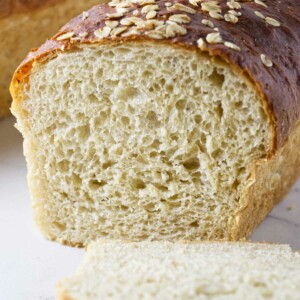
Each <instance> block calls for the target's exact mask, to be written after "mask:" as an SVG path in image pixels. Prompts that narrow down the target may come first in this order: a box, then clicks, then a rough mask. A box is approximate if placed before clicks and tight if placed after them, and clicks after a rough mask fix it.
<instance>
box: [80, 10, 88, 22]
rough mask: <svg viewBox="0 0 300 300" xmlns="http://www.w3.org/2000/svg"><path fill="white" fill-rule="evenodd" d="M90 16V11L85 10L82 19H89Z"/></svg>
mask: <svg viewBox="0 0 300 300" xmlns="http://www.w3.org/2000/svg"><path fill="white" fill-rule="evenodd" d="M88 17H89V13H88V12H87V11H84V12H83V13H82V17H81V19H82V20H85V19H87V18H88Z"/></svg>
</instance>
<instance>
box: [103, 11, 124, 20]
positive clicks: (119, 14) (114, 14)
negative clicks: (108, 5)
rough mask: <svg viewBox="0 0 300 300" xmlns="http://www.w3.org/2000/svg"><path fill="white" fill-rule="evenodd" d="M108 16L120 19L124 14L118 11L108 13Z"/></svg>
mask: <svg viewBox="0 0 300 300" xmlns="http://www.w3.org/2000/svg"><path fill="white" fill-rule="evenodd" d="M106 17H107V18H109V19H119V18H122V17H123V14H122V13H119V12H116V13H111V14H106Z"/></svg>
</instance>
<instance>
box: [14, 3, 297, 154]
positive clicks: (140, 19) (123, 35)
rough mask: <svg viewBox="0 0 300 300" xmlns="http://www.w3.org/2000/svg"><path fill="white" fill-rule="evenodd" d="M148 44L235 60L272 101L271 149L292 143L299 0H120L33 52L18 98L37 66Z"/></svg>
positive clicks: (20, 76)
mask: <svg viewBox="0 0 300 300" xmlns="http://www.w3.org/2000/svg"><path fill="white" fill-rule="evenodd" d="M149 40H152V41H155V42H156V43H164V44H169V45H170V46H173V47H175V46H178V47H184V48H186V49H188V50H191V51H203V52H206V53H208V54H209V55H210V56H214V57H219V58H221V59H223V60H225V61H226V62H228V63H230V64H231V65H232V66H233V67H234V68H235V69H236V71H237V72H240V73H241V75H243V76H246V77H248V79H249V80H250V81H251V82H252V83H253V85H254V86H255V87H256V89H257V91H258V93H259V94H260V95H261V97H262V99H263V101H264V103H265V108H266V112H267V115H268V117H269V119H270V121H271V122H272V124H273V129H274V132H273V136H274V138H273V145H272V146H273V147H272V148H273V149H274V150H275V149H276V148H279V147H281V146H282V145H283V144H284V142H285V141H286V140H287V138H288V136H289V133H290V132H291V131H292V130H293V129H294V127H295V126H296V123H297V121H298V119H299V113H300V89H299V86H300V62H299V54H300V6H299V5H298V0H282V1H274V0H248V1H247V0H243V1H241V0H240V1H237V0H235V1H234V0H230V1H227V0H219V1H212V0H204V1H200V0H176V1H172V2H169V1H166V0H163V1H162V0H158V1H156V0H134V1H131V0H128V1H118V0H113V1H112V2H110V3H108V4H104V5H99V6H95V7H93V8H92V9H91V10H90V11H88V12H84V13H83V14H81V15H80V16H78V17H77V18H75V19H73V20H71V21H70V22H69V23H68V24H67V25H66V26H64V27H63V28H62V29H61V30H60V31H59V33H58V34H57V35H55V36H54V37H53V38H52V39H51V40H49V41H47V42H46V43H45V44H44V45H43V46H42V47H41V48H39V49H34V50H32V52H31V53H30V54H29V55H28V57H27V58H26V59H25V60H24V62H23V63H22V64H21V65H20V67H19V68H18V70H17V71H16V73H15V76H14V79H13V82H12V87H11V91H12V94H14V91H15V90H16V89H17V86H16V85H18V84H19V83H20V82H21V81H22V80H26V77H27V75H28V74H29V73H30V70H31V68H32V65H33V62H35V61H38V62H41V61H45V60H48V59H51V58H53V57H55V56H57V55H58V53H59V52H64V51H70V50H72V49H76V48H79V47H80V45H81V44H100V43H120V42H124V41H135V42H142V41H149ZM15 96H16V95H15ZM15 98H17V97H15ZM15 101H16V105H17V101H18V100H15Z"/></svg>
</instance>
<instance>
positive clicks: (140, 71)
mask: <svg viewBox="0 0 300 300" xmlns="http://www.w3.org/2000/svg"><path fill="white" fill-rule="evenodd" d="M152 2H153V3H152ZM151 3H152V4H151ZM262 3H263V4H262ZM299 16H300V6H299V5H298V0H283V1H280V2H279V1H275V2H274V1H273V0H266V1H264V2H257V1H256V2H254V1H246V2H245V1H243V2H235V1H225V0H222V1H217V2H216V1H204V2H203V3H202V2H197V1H190V2H189V1H187V0H179V1H177V2H176V3H175V2H174V3H170V2H165V1H162V0H160V1H154V0H151V1H143V0H140V1H133V2H132V1H126V2H119V1H113V2H111V3H109V4H108V5H100V6H96V7H94V8H93V9H91V10H90V11H89V12H88V13H87V14H86V15H85V18H82V15H81V16H79V17H78V18H76V19H74V20H72V21H71V22H70V23H69V24H67V25H66V26H65V27H64V28H63V29H62V30H61V31H60V32H59V33H58V34H57V35H56V36H55V37H54V38H53V39H52V40H50V41H48V42H47V43H46V44H44V45H43V46H42V47H41V48H40V49H38V50H36V51H33V52H31V53H30V54H29V56H28V58H27V59H26V60H25V61H24V62H23V64H22V65H21V66H20V67H19V69H18V70H17V71H16V73H15V76H14V79H13V82H12V86H11V91H12V94H13V97H14V104H13V112H14V114H15V115H16V117H17V119H18V128H19V129H20V131H21V132H22V133H23V135H24V138H25V142H24V148H25V155H26V159H27V163H28V169H29V186H30V190H31V194H32V198H33V207H34V210H35V218H36V220H37V222H38V224H39V226H40V227H41V229H42V230H43V232H44V234H45V235H46V237H47V238H49V239H54V240H58V241H60V242H62V243H67V244H70V245H87V244H88V243H89V241H91V240H93V239H96V238H97V237H101V236H102V237H103V236H104V237H110V238H116V239H119V238H123V239H130V240H139V239H172V240H176V239H188V240H194V239H227V240H238V239H240V238H242V237H246V236H248V235H249V234H250V233H251V232H252V231H253V229H254V228H255V227H256V226H257V224H259V222H261V221H262V220H263V218H264V217H265V216H266V215H267V213H268V212H269V211H270V210H271V209H272V207H273V206H274V205H275V203H276V202H277V201H279V200H281V199H282V197H283V196H284V195H285V194H286V193H287V191H288V190H289V188H290V186H291V185H292V184H293V183H294V181H295V180H296V178H297V177H298V175H299V170H300V167H299V166H300V153H299V152H300V134H299V132H300V126H299V124H300V123H299V112H300V102H299V99H300V91H299V74H300V62H299V51H298V50H299V47H300V35H299V28H300V17H299ZM249 28H251V30H249ZM286 45H289V46H288V47H286ZM287 51H288V53H287Z"/></svg>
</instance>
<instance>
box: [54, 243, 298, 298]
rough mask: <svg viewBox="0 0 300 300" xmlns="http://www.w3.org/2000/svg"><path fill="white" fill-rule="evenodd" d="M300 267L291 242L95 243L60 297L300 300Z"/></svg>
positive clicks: (65, 284)
mask: <svg viewBox="0 0 300 300" xmlns="http://www.w3.org/2000/svg"><path fill="white" fill-rule="evenodd" d="M299 268H300V254H299V253H293V252H292V251H291V249H290V248H289V247H288V246H287V245H264V244H252V243H226V242H222V243H198V244H197V243H195V244H194V243H191V244H182V243H174V244H172V243H166V242H147V243H144V242H143V243H133V244H132V243H117V244H114V243H106V244H102V243H93V244H92V245H91V246H89V248H88V252H87V254H86V255H85V258H84V261H83V262H82V263H81V265H80V267H79V268H78V270H77V272H76V273H75V274H74V275H72V276H71V277H69V278H66V279H64V280H62V281H61V282H60V285H59V286H60V291H59V295H60V297H59V299H74V300H77V299H78V300H79V299H80V300H94V299H157V300H160V299H166V300H169V299H170V300H171V299H172V300H174V299H178V300H179V299H203V300H211V299H214V300H221V299H222V300H233V299H235V300H237V299H238V300H240V299H246V300H253V299H260V300H262V299H273V300H275V299H276V300H282V299H294V300H296V299H299V293H300V286H299V281H300V269H299ZM128 274H130V276H128Z"/></svg>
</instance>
